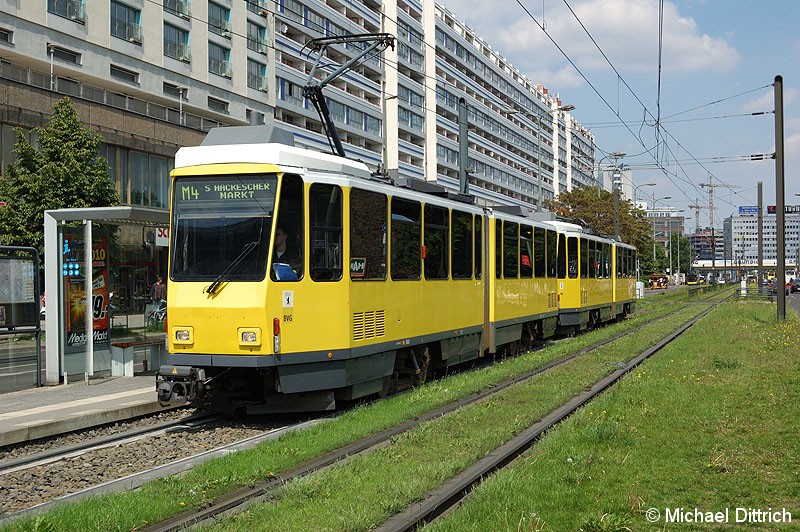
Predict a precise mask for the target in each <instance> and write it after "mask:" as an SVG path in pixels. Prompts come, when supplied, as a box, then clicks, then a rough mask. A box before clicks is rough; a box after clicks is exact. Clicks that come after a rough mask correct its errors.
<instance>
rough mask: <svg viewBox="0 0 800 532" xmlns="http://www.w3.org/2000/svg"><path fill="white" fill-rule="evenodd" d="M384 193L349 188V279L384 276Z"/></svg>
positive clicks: (383, 277)
mask: <svg viewBox="0 0 800 532" xmlns="http://www.w3.org/2000/svg"><path fill="white" fill-rule="evenodd" d="M387 203H388V201H387V200H386V196H385V195H384V194H378V193H376V192H368V191H366V190H361V189H358V188H352V189H350V279H352V280H354V281H363V280H368V281H383V280H385V279H386V244H387V240H386V227H387V225H386V205H387Z"/></svg>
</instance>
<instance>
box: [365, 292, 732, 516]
mask: <svg viewBox="0 0 800 532" xmlns="http://www.w3.org/2000/svg"><path fill="white" fill-rule="evenodd" d="M726 299H727V298H726ZM720 303H721V302H718V303H716V304H715V305H713V306H711V307H709V308H707V309H705V310H704V311H702V312H701V313H700V314H698V315H697V316H694V317H693V318H691V319H690V320H688V321H687V322H685V323H684V324H683V325H681V326H680V327H679V328H678V329H677V330H675V331H673V332H672V333H670V334H668V335H667V336H666V337H664V339H662V340H661V341H660V342H658V343H657V344H655V345H654V346H652V347H650V348H648V349H646V350H644V351H643V352H641V353H640V354H638V355H637V356H636V357H635V358H633V359H632V360H631V361H629V362H628V363H627V364H626V366H625V367H621V368H620V369H618V370H616V371H614V372H613V373H611V374H610V375H608V376H606V377H605V378H603V379H601V380H600V381H598V382H596V383H595V384H594V385H593V386H592V387H591V388H590V389H588V390H585V391H584V392H582V393H580V394H578V395H576V396H574V397H573V398H572V399H570V400H569V401H567V402H566V403H564V404H563V405H561V406H560V407H558V408H556V409H554V410H552V411H551V412H550V413H548V414H547V415H546V416H545V417H544V418H542V419H541V420H540V421H539V422H537V423H536V424H534V425H532V426H530V427H529V428H528V429H526V430H524V431H522V432H521V433H520V434H518V435H517V436H515V437H514V438H512V439H511V440H509V441H508V442H507V443H505V444H504V445H502V446H501V447H499V448H498V449H496V450H495V451H494V452H493V453H491V454H490V455H489V456H487V457H486V458H484V459H482V460H480V461H478V462H477V463H475V464H474V465H473V466H472V467H470V468H468V469H466V470H465V471H462V472H461V473H460V474H458V475H457V476H456V477H454V478H452V479H451V480H450V481H448V482H447V483H445V484H443V485H442V486H441V487H439V488H438V489H436V490H434V491H433V492H431V493H429V494H428V496H427V497H426V498H425V499H424V500H422V501H420V502H418V503H415V504H413V505H411V506H409V507H407V508H406V509H405V510H404V511H402V512H400V513H398V514H395V515H394V516H392V517H391V518H390V519H388V520H387V521H386V522H384V523H383V524H382V525H381V526H380V527H378V528H377V530H378V531H380V532H400V531H406V530H415V529H417V528H418V527H420V526H422V525H424V524H427V523H431V522H432V521H434V520H436V519H437V518H439V517H441V516H443V515H446V514H447V513H449V512H450V511H452V510H453V509H455V508H456V507H457V506H458V505H459V504H460V503H461V501H462V500H463V499H464V498H465V497H467V496H468V495H469V493H470V492H471V491H472V490H473V489H474V488H475V487H476V486H477V485H478V484H480V483H481V482H483V481H484V480H486V479H487V478H488V477H489V476H490V475H492V474H493V473H494V472H496V471H499V470H501V469H503V468H505V467H508V466H509V465H511V464H512V463H513V462H514V461H515V460H516V459H517V458H518V457H519V456H521V455H522V454H523V453H525V452H526V451H527V450H528V449H530V448H531V447H532V446H533V445H534V444H535V443H536V441H538V440H539V438H540V437H541V436H542V435H543V434H544V433H545V432H546V431H547V430H549V429H551V428H553V427H554V426H555V425H557V424H558V423H560V422H561V421H563V420H564V419H565V418H567V417H568V416H570V415H572V414H573V413H574V412H575V411H577V410H578V409H579V408H581V407H582V406H584V405H585V404H586V403H588V402H590V401H591V400H592V399H594V398H595V397H597V396H598V395H600V394H601V393H603V392H604V391H606V390H607V389H608V388H609V387H611V386H613V385H614V383H616V382H617V381H618V380H619V379H621V378H622V377H624V376H625V375H626V374H628V373H630V372H631V371H632V370H633V369H634V368H636V367H637V366H638V365H639V364H641V363H642V362H644V361H645V360H647V359H648V358H649V357H651V356H652V355H654V354H655V353H657V352H658V351H660V350H661V349H662V348H663V347H664V346H666V345H667V344H669V343H670V342H672V341H673V340H675V339H676V338H678V337H679V336H680V335H682V334H683V333H684V332H685V331H686V330H687V329H689V328H690V327H691V326H692V325H694V324H695V323H697V322H698V321H699V320H700V319H702V318H703V317H704V316H706V315H707V314H708V313H710V312H711V311H712V310H714V308H715V307H716V306H717V305H719V304H720Z"/></svg>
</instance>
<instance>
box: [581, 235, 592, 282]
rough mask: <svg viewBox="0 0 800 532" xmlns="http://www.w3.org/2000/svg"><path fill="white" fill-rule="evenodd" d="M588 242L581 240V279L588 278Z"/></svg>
mask: <svg viewBox="0 0 800 532" xmlns="http://www.w3.org/2000/svg"><path fill="white" fill-rule="evenodd" d="M589 261H590V259H589V241H588V240H586V239H585V238H581V278H582V279H586V278H587V277H589Z"/></svg>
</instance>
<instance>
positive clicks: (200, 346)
mask: <svg viewBox="0 0 800 532" xmlns="http://www.w3.org/2000/svg"><path fill="white" fill-rule="evenodd" d="M269 131H270V130H269V129H268V128H267V127H266V126H265V127H252V126H250V127H244V128H224V129H219V130H212V131H211V132H210V133H209V135H208V137H207V138H206V140H205V141H204V142H203V143H202V144H201V145H200V146H195V147H186V148H181V149H180V150H179V151H178V153H177V155H176V160H175V163H176V164H175V169H174V171H173V172H172V202H171V228H170V229H171V230H170V238H171V241H170V264H169V277H170V289H169V291H168V295H167V307H168V311H169V319H168V333H169V334H168V336H169V339H168V347H169V353H170V360H169V364H167V365H163V366H162V367H161V368H160V371H159V374H158V375H157V389H158V397H159V400H160V401H161V402H162V403H163V404H185V403H190V404H192V405H194V406H197V407H203V408H209V409H214V410H219V411H238V410H244V411H247V412H249V413H265V412H278V411H280V412H286V411H310V410H325V409H331V408H334V407H335V405H336V401H337V399H338V400H351V399H355V398H358V397H363V396H367V395H370V394H379V395H382V394H385V393H389V392H391V391H395V390H399V389H402V388H405V387H408V386H412V385H414V384H415V383H419V382H421V381H423V380H424V379H425V378H426V376H427V375H428V374H429V373H430V372H431V371H434V370H437V369H441V368H446V367H448V366H452V365H454V364H459V363H463V362H465V361H468V360H471V359H475V358H477V357H481V356H484V355H486V354H493V353H501V352H503V353H505V352H508V353H514V352H517V351H521V350H525V349H527V348H528V347H529V346H530V344H531V342H533V340H535V339H537V338H543V337H547V336H551V335H553V334H554V333H555V332H556V329H557V327H559V326H561V327H562V328H564V327H567V328H568V327H573V328H576V329H582V328H585V327H587V326H591V325H595V324H598V323H600V322H602V321H607V320H610V319H614V318H616V317H617V316H619V315H623V314H625V313H627V312H630V310H631V309H632V307H633V303H634V300H633V294H634V292H633V289H632V288H631V286H630V285H629V282H628V278H627V277H624V278H623V277H619V278H617V277H615V274H614V272H615V271H616V268H619V267H620V265H623V267H624V268H626V269H625V272H626V275H628V273H630V272H631V268H632V265H633V264H634V263H635V257H634V255H633V248H631V247H630V246H626V245H621V244H618V243H615V242H613V241H611V240H609V239H604V238H600V237H596V236H593V235H588V234H586V233H583V232H582V230H581V229H580V227H579V226H567V225H564V224H561V223H558V222H538V221H534V220H531V219H529V218H526V217H524V216H521V215H520V214H521V213H517V214H513V213H510V212H504V210H503V209H502V208H481V207H477V206H475V205H473V204H472V202H471V201H464V197H463V196H459V195H453V194H451V193H447V192H446V191H444V189H442V188H441V187H436V186H433V185H427V184H426V185H427V186H426V187H425V188H427V189H428V190H427V191H421V190H415V189H414V188H415V187H414V186H405V187H404V186H398V184H397V183H389V182H387V181H385V180H383V179H377V178H375V177H374V176H372V175H371V174H370V172H369V170H368V168H367V167H366V165H364V164H363V163H360V162H356V161H352V160H349V159H347V158H344V157H340V156H336V155H330V154H324V153H318V152H313V151H310V150H305V149H301V148H296V147H294V146H292V145H291V139H288V140H285V141H284V143H281V142H271V143H267V142H264V141H263V139H264V138H266V136H267V134H268V133H269ZM407 184H408V185H419V184H420V182H414V181H413V180H409V181H408V182H407ZM416 188H418V187H416ZM614 250H616V254H615V253H614Z"/></svg>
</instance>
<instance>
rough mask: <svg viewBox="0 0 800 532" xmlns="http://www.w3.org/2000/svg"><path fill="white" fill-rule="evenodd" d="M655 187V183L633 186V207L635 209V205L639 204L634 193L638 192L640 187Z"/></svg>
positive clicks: (637, 197)
mask: <svg viewBox="0 0 800 532" xmlns="http://www.w3.org/2000/svg"><path fill="white" fill-rule="evenodd" d="M654 186H656V184H655V183H642V184H641V185H635V186H634V187H633V206H634V207H635V206H636V204H637V203H638V202H639V196H637V195H636V193H637V192H638V191H639V189H640V188H641V187H654Z"/></svg>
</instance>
